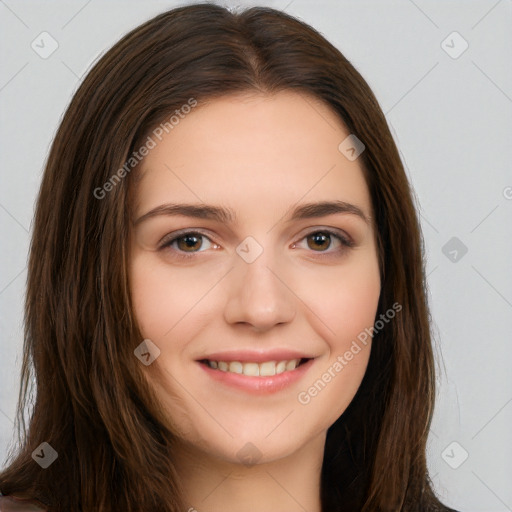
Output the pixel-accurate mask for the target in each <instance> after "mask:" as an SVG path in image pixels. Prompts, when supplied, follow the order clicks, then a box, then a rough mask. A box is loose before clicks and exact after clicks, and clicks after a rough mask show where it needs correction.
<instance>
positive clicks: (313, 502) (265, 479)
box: [176, 432, 325, 512]
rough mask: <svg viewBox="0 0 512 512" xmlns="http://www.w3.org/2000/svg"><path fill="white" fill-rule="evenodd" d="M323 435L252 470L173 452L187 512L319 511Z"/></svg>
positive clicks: (196, 453)
mask: <svg viewBox="0 0 512 512" xmlns="http://www.w3.org/2000/svg"><path fill="white" fill-rule="evenodd" d="M324 446H325V432H323V433H322V434H321V435H319V436H317V437H316V438H314V439H313V440H311V441H310V442H309V443H308V444H307V445H305V446H303V447H302V448H301V449H299V450H298V451H296V452H294V453H293V454H290V455H289V456H286V457H284V458H281V459H278V460H274V461H270V462H265V463H261V464H254V465H251V466H247V465H243V464H240V463H238V464H237V463H234V462H233V461H226V460H221V459H219V458H217V457H214V456H212V455H210V454H206V453H205V452H202V451H200V450H198V449H196V448H194V447H191V446H190V445H187V446H184V445H180V446H179V448H178V449H177V454H176V455H177V458H176V461H177V470H178V474H179V475H180V476H181V480H182V489H183V499H184V503H185V504H186V505H187V507H189V508H187V509H186V510H187V511H188V512H196V511H197V512H221V511H222V512H268V511H269V510H272V512H304V511H305V510H306V511H308V512H321V503H320V477H321V469H322V461H323V455H324Z"/></svg>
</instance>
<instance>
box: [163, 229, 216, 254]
mask: <svg viewBox="0 0 512 512" xmlns="http://www.w3.org/2000/svg"><path fill="white" fill-rule="evenodd" d="M217 247H218V246H217V245H216V244H213V243H212V242H211V240H210V239H209V238H208V237H207V236H206V235H203V234H202V233H199V232H196V231H187V232H182V233H181V234H180V233H178V236H172V235H169V236H168V237H166V238H165V239H164V240H163V241H162V243H161V244H160V246H159V249H160V250H165V251H170V252H172V253H175V254H176V255H177V256H186V255H187V254H188V255H191V256H192V255H193V254H195V253H200V252H204V251H205V250H207V249H211V248H217Z"/></svg>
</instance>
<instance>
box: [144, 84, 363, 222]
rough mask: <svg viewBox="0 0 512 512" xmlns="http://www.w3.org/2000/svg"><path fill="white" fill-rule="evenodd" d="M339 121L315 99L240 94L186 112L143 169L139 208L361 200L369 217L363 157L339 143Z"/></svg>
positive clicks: (286, 94)
mask: <svg viewBox="0 0 512 512" xmlns="http://www.w3.org/2000/svg"><path fill="white" fill-rule="evenodd" d="M349 135H350V134H349V132H348V131H347V129H346V127H345V126H344V125H343V123H342V122H341V120H340V119H339V117H338V116H337V115H336V113H335V112H333V111H332V110H331V109H330V108H329V107H328V106H327V105H325V104H324V103H322V102H320V101H319V100H318V99H316V98H313V97H311V96H309V95H305V94H302V93H297V92H290V91H283V92H280V93H277V94H274V95H263V94H238V95H230V96H226V97H222V98H218V99H214V100H211V101H209V102H207V103H205V104H202V105H200V106H197V107H196V108H195V109H193V110H192V111H191V112H190V113H189V114H186V115H183V116H182V117H181V118H180V119H179V122H178V123H177V124H174V125H173V127H172V129H171V130H170V131H169V133H165V132H164V134H163V136H162V135H160V138H161V140H158V138H156V137H154V136H153V138H154V140H155V143H156V144H155V146H154V147H153V149H151V150H150V152H149V154H148V155H147V156H146V157H145V158H144V160H143V161H142V163H141V166H140V167H139V169H138V170H137V173H138V174H139V173H140V174H139V178H138V179H137V186H136V193H135V204H134V207H135V210H141V209H147V208H149V207H155V206H158V204H163V203H166V202H169V201H175V200H176V201H178V200H180V201H183V200H190V201H194V202H200V201H205V202H208V203H210V202H219V203H224V204H226V203H229V205H230V206H232V207H233V208H234V209H235V210H237V209H238V207H240V208H242V207H243V206H244V205H245V206H248V205H253V206H254V205H256V204H257V205H258V206H259V207H261V204H262V203H261V201H262V200H263V201H265V202H266V204H268V207H269V208H273V209H274V210H276V209H278V208H279V207H281V208H283V207H285V205H289V204H292V203H296V202H298V201H300V200H301V199H307V200H325V199H333V200H334V199H340V200H346V201H350V202H353V203H354V202H355V203H358V204H359V205H360V206H361V207H363V208H364V209H365V210H366V212H367V214H368V215H369V216H370V215H371V204H370V198H369V194H368V190H367V186H366V182H365V179H364V175H363V168H362V163H360V159H356V160H354V161H351V160H349V159H347V158H346V156H345V155H344V154H343V153H342V152H340V150H339V149H338V146H339V145H340V143H341V142H342V141H343V140H345V139H346V138H347V137H348V136H349Z"/></svg>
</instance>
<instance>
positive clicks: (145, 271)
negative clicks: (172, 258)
mask: <svg viewBox="0 0 512 512" xmlns="http://www.w3.org/2000/svg"><path fill="white" fill-rule="evenodd" d="M155 260H156V258H155V257H154V255H151V254H142V255H140V256H137V257H135V258H134V260H133V262H132V264H131V268H130V277H131V280H130V286H131V296H132V303H133V308H134V311H135V316H136V318H137V321H138V324H139V327H140V330H141V334H142V335H143V336H144V337H147V338H150V339H152V340H154V341H155V342H157V341H158V340H160V341H163V340H165V339H166V337H168V336H170V332H171V331H172V330H174V329H175V328H176V329H182V328H183V324H181V322H182V321H183V322H184V323H185V324H186V323H187V320H188V318H187V315H193V313H194V311H193V310H194V308H195V306H197V305H198V303H199V302H200V301H201V299H202V298H204V297H205V295H206V294H207V293H208V290H209V289H210V288H211V286H212V283H211V282H210V281H211V276H210V278H209V277H208V276H204V277H205V279H197V276H196V277H195V278H194V276H193V275H191V274H190V272H187V271H185V270H183V269H182V270H181V271H180V270H178V271H174V272H173V271H171V270H170V268H169V265H168V264H165V263H162V262H159V261H155ZM178 324H180V325H178Z"/></svg>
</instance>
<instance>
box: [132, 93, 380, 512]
mask: <svg viewBox="0 0 512 512" xmlns="http://www.w3.org/2000/svg"><path fill="white" fill-rule="evenodd" d="M348 135H349V132H348V131H347V129H346V128H345V127H344V125H343V124H342V123H341V121H340V120H339V119H338V117H337V116H336V114H335V113H334V112H332V111H331V110H330V109H329V108H328V107H327V106H326V105H324V104H323V103H321V102H319V101H317V100H316V99H313V98H311V97H309V96H305V95H303V94H298V93H296V92H291V91H286V92H279V93H277V94H275V95H272V96H269V95H263V94H259V93H254V94H238V95H231V96H227V97H223V98H221V99H215V100H213V101H211V102H209V103H208V104H205V105H202V106H198V107H196V108H195V109H194V110H193V111H192V112H191V113H190V114H188V115H187V116H186V117H185V118H184V119H182V120H181V121H180V123H179V124H178V125H177V126H175V127H174V128H173V130H172V131H170V132H169V134H167V135H165V136H164V138H163V139H162V141H161V142H159V143H158V144H157V146H156V147H155V148H154V149H152V150H151V151H150V153H149V154H148V155H147V157H146V158H145V160H144V161H143V163H142V169H141V171H140V172H141V174H140V175H139V176H138V178H139V180H138V183H137V185H136V187H135V201H134V204H133V230H132V233H131V237H130V267H129V273H130V284H131V292H132V299H133V304H134V311H135V315H136V318H137V321H138V323H139V326H140V329H141V333H142V334H143V336H144V338H147V339H150V340H152V342H153V343H154V344H155V345H157V346H158V347H159V349H160V351H161V352H160V355H159V357H157V358H156V359H155V361H154V362H153V363H152V364H151V365H149V366H147V367H144V371H145V372H146V375H147V377H148V379H149V380H150V382H151V383H152V385H153V386H154V389H155V390H156V392H157V395H158V397H159V399H160V401H161V403H162V409H163V412H164V414H165V417H166V419H167V421H168V424H169V427H170V428H172V429H173V430H174V431H175V432H176V435H177V438H178V441H177V445H176V455H175V458H176V464H177V467H178V472H179V474H180V475H181V476H182V477H183V486H184V497H185V500H186V503H187V504H188V506H190V507H193V508H195V509H196V510H197V511H199V512H217V511H219V512H220V511H222V512H230V511H237V512H256V511H268V510H272V511H274V512H292V511H295V510H297V511H299V510H301V511H303V510H308V511H309V512H319V511H320V509H321V506H320V471H321V465H322V459H323V451H324V444H325V437H326V432H327V429H328V428H329V427H330V426H331V425H332V424H333V423H334V422H335V421H336V419H337V418H338V417H339V416H340V415H341V414H342V413H343V411H344V410H345V409H346V408H347V406H348V404H349V403H350V402H351V400H352V398H353V397H354V395H355V393H356V391H357V389H358V387H359V385H360V383H361V381H362V378H363V376H364V373H365V371H366V367H367V363H368V358H369V355H370V349H371V340H370V341H369V342H368V344H367V345H366V346H364V345H362V344H360V345H361V347H362V349H361V350H360V351H359V352H358V353H357V354H356V355H354V357H353V359H352V360H350V361H349V362H348V363H347V364H346V366H344V367H343V370H342V371H338V372H333V370H332V368H333V365H334V364H335V362H336V360H337V358H338V356H343V354H344V353H345V352H346V351H347V350H349V349H350V347H351V344H352V342H353V341H354V340H356V338H357V336H358V334H360V333H361V332H362V331H363V330H364V329H365V328H369V327H371V326H373V324H374V319H375V315H376V311H377V304H378V299H379V294H380V285H381V283H380V276H379V268H378V258H377V245H376V240H375V228H374V223H373V222H372V220H371V217H372V207H371V199H370V195H369V191H368V188H367V185H366V182H365V180H364V176H363V170H362V167H361V163H360V159H356V160H355V161H349V160H348V159H347V158H346V157H345V156H344V155H343V154H342V153H341V152H340V151H339V150H338V145H339V144H340V143H341V142H342V141H343V140H344V139H345V138H346V137H347V136H348ZM334 200H342V201H346V202H348V203H351V204H353V205H355V206H357V207H359V208H360V210H362V212H363V213H364V215H365V216H366V217H367V218H368V219H370V222H365V221H364V220H363V219H362V218H360V217H359V216H357V215H355V214H351V213H335V214H329V215H323V216H321V217H318V218H309V219H302V220H293V221H289V220H288V216H289V215H290V211H291V210H292V209H293V208H295V207H296V206H298V205H300V204H303V203H309V202H316V201H334ZM177 202H180V203H191V204H199V205H201V204H203V203H206V204H213V205H217V206H223V207H225V208H229V209H230V210H232V212H233V213H235V214H236V217H237V221H236V222H234V223H223V222H219V221H218V220H212V219H201V218H194V217H189V216H183V215H178V216H176V215H166V214H161V215H154V216H149V217H146V218H145V220H142V221H139V222H137V219H139V218H140V217H141V216H143V215H145V214H146V213H147V212H149V211H150V210H152V209H154V208H156V207H158V206H160V205H163V204H166V203H177ZM262 205H264V207H262ZM185 228H186V229H190V230H192V231H193V230H200V231H202V232H203V234H204V235H205V237H203V238H202V237H201V236H199V237H198V239H197V241H196V242H195V244H194V243H193V242H194V240H192V247H191V248H187V245H186V244H185V242H184V241H183V239H180V240H181V242H180V240H178V241H174V242H173V243H172V246H167V247H164V248H159V247H160V244H161V241H162V240H163V239H164V237H167V241H170V240H171V239H172V236H167V235H170V234H171V235H172V233H174V232H176V231H178V230H182V229H185ZM322 228H323V229H324V230H325V229H326V228H330V229H331V230H333V231H336V230H337V232H339V233H341V234H342V235H343V236H346V237H349V239H350V240H351V241H352V242H353V244H354V245H353V247H345V246H343V245H342V244H341V242H340V241H339V240H338V239H336V237H335V236H331V237H330V238H329V237H327V239H326V240H322V239H320V240H318V239H317V238H315V237H314V236H310V235H312V234H314V233H318V232H319V231H320V232H322ZM180 236H183V233H180ZM196 236H197V235H196ZM248 236H251V237H253V238H254V240H256V241H257V243H258V244H259V245H260V246H261V247H262V249H263V252H262V254H261V255H260V256H259V257H257V258H256V259H255V260H254V261H253V262H252V263H248V262H247V261H245V260H244V259H243V258H242V257H241V256H239V254H238V253H237V252H236V248H237V246H239V244H240V243H241V242H242V241H243V240H244V239H245V238H246V237H248ZM164 241H165V240H164ZM329 242H330V245H329ZM251 250H253V249H251ZM179 253H181V254H183V253H185V254H190V255H191V257H190V258H189V259H186V260H183V259H179V257H178V254H179ZM276 347H279V348H292V349H297V350H301V351H303V352H304V353H306V354H311V355H313V356H315V360H314V362H313V364H312V366H311V367H310V368H309V370H308V371H307V373H306V374H305V375H304V377H302V378H301V379H300V380H299V381H297V382H294V383H293V384H292V385H291V386H288V387H287V388H285V389H283V390H281V391H279V392H276V393H273V394H270V395H262V396H258V395H253V394H248V393H247V392H246V391H241V390H238V389H233V388H231V387H228V386H225V385H222V384H220V383H218V382H216V381H214V380H213V379H211V377H209V376H208V375H207V373H206V372H205V371H204V370H203V369H202V368H201V367H200V365H199V363H197V362H196V360H197V359H198V358H200V357H201V356H204V355H208V354H211V353H213V352H218V351H224V350H232V349H258V350H267V349H270V348H276ZM329 368H331V373H332V374H334V375H335V376H334V377H333V378H331V379H330V382H329V383H328V384H327V385H325V387H324V388H323V389H322V390H321V391H320V392H318V393H317V395H316V396H314V397H310V401H309V402H308V403H307V404H303V403H300V402H299V400H298V394H299V393H300V392H303V391H305V390H306V391H307V390H308V388H309V387H310V386H311V385H312V384H313V383H314V382H315V381H317V380H318V379H320V378H322V375H323V374H324V373H325V372H326V371H328V369H329ZM247 443H252V445H253V446H254V447H256V448H251V450H253V455H254V457H255V459H257V460H256V462H257V463H256V464H253V465H245V464H243V463H242V461H241V458H240V455H238V452H239V450H240V449H242V448H243V447H244V446H246V444H247ZM246 449H247V448H246Z"/></svg>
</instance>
